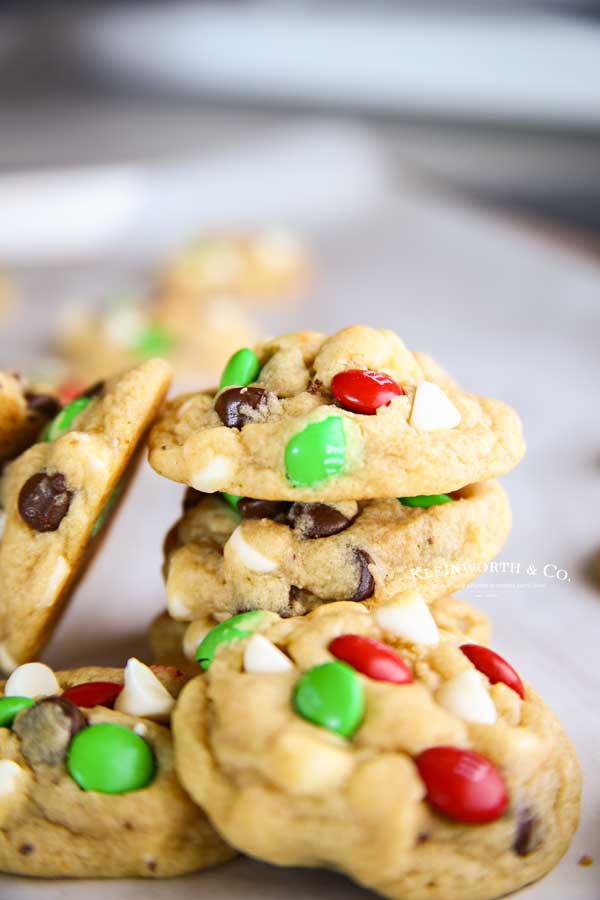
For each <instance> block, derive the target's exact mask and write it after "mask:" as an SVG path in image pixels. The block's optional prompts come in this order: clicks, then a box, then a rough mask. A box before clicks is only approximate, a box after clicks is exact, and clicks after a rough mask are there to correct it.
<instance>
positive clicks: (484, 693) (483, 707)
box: [436, 669, 497, 725]
mask: <svg viewBox="0 0 600 900" xmlns="http://www.w3.org/2000/svg"><path fill="white" fill-rule="evenodd" d="M436 699H437V701H438V703H439V704H440V705H441V706H443V707H444V709H447V710H448V712H450V713H452V714H453V715H455V716H458V717H459V719H462V720H463V721H464V722H477V723H480V724H482V725H493V724H494V722H495V721H496V719H497V715H496V707H495V706H494V701H493V700H492V698H491V697H490V695H489V691H488V690H487V688H486V685H485V683H484V681H483V678H482V677H481V675H480V674H479V672H476V671H475V670H474V669H466V670H465V671H464V672H459V674H458V675H455V676H454V678H451V679H450V680H449V681H447V682H446V683H445V684H443V685H442V686H441V688H440V689H439V691H438V692H437V697H436Z"/></svg>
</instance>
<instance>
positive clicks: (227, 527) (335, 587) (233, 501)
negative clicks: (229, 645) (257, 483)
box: [164, 481, 511, 621]
mask: <svg viewBox="0 0 600 900" xmlns="http://www.w3.org/2000/svg"><path fill="white" fill-rule="evenodd" d="M186 506H187V509H186V511H185V512H184V514H183V516H182V518H181V519H180V521H179V522H178V523H177V524H176V525H175V526H174V528H173V529H172V530H171V531H170V532H169V535H168V537H167V539H166V541H165V565H164V575H165V584H166V593H167V608H168V610H169V613H170V614H171V616H172V617H173V618H175V619H182V620H185V621H190V620H192V619H198V618H201V617H203V616H207V615H216V616H217V617H219V616H221V615H223V614H226V615H232V614H234V613H236V612H239V611H241V610H248V609H270V610H273V611H274V612H278V613H280V614H281V615H303V614H304V613H306V612H308V611H309V610H310V609H313V608H314V607H315V606H318V605H319V604H321V603H326V602H330V601H332V600H364V601H366V602H367V604H368V605H377V604H380V603H385V602H386V601H388V600H389V599H391V598H392V597H393V596H394V595H395V594H397V593H399V592H401V591H404V590H408V589H409V588H412V587H416V586H418V588H419V591H420V592H421V594H422V595H423V596H424V597H425V599H426V600H432V599H434V598H436V597H440V596H443V595H445V594H448V593H451V592H452V591H455V590H459V589H460V588H461V587H464V586H465V585H466V584H468V583H469V582H470V581H472V580H473V579H474V578H476V577H477V576H478V575H479V574H481V572H482V571H483V569H484V567H485V564H486V563H487V562H489V561H490V560H491V559H493V558H494V557H495V556H496V555H497V553H498V552H499V551H500V549H501V547H502V545H503V543H504V541H505V540H506V537H507V535H508V532H509V529H510V522H511V515H510V506H509V502H508V497H507V496H506V493H505V492H504V490H503V489H502V488H501V487H500V485H499V484H498V482H497V481H486V482H483V483H482V484H475V485H470V486H468V487H466V488H463V489H462V490H460V491H458V492H455V493H453V494H452V495H449V494H443V495H436V496H426V497H411V498H403V499H401V500H398V499H396V498H392V499H387V500H367V501H354V500H346V501H343V502H340V503H328V504H326V503H301V502H296V503H289V502H277V501H272V500H252V499H250V498H243V499H239V498H231V497H230V496H228V495H227V496H225V497H224V496H223V495H211V494H199V493H197V492H195V491H193V490H189V491H188V494H187V495H186Z"/></svg>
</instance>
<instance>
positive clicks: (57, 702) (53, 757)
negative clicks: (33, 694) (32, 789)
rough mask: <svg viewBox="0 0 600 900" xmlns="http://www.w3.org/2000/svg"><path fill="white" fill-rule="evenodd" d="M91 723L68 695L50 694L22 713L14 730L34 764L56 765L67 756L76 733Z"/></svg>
mask: <svg viewBox="0 0 600 900" xmlns="http://www.w3.org/2000/svg"><path fill="white" fill-rule="evenodd" d="M87 724H88V721H87V718H86V717H85V716H84V714H83V713H82V712H81V710H80V709H79V707H78V706H75V704H74V703H72V702H71V701H70V700H68V699H67V698H66V697H46V698H45V699H44V700H40V701H39V703H36V704H35V706H31V707H29V709H26V710H24V711H23V712H22V713H20V714H19V715H18V716H17V718H16V719H15V721H14V724H13V731H14V732H15V733H16V734H17V735H18V736H19V737H20V738H21V752H22V754H23V756H25V758H26V759H27V760H28V762H30V763H31V764H32V765H39V764H41V763H45V764H47V765H54V764H56V763H59V762H61V760H63V759H64V758H65V757H66V755H67V750H68V748H69V744H70V743H71V741H72V739H73V738H74V737H75V735H76V734H77V733H78V732H80V731H81V730H82V729H83V728H85V727H86V726H87Z"/></svg>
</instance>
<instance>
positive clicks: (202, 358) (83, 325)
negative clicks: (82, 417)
mask: <svg viewBox="0 0 600 900" xmlns="http://www.w3.org/2000/svg"><path fill="white" fill-rule="evenodd" d="M255 339H256V329H255V327H254V326H253V325H252V324H251V323H250V321H249V320H248V317H247V315H246V313H245V312H244V311H243V310H242V309H241V307H240V306H239V304H237V303H236V302H235V301H234V300H229V299H225V298H213V299H209V300H207V302H206V303H205V304H203V306H202V307H201V308H198V309H196V310H195V311H194V315H193V316H191V317H187V318H182V317H181V316H178V315H173V316H166V315H164V316H163V315H162V314H161V312H160V311H159V310H153V309H152V307H151V306H150V305H149V304H148V303H144V302H143V301H137V300H129V299H127V300H122V301H119V302H117V303H113V304H110V305H108V306H107V307H105V308H104V309H102V310H100V311H98V312H97V313H95V314H94V313H90V312H88V311H87V310H80V311H72V312H71V313H70V314H69V316H68V318H66V319H65V325H64V326H63V327H62V328H61V330H60V331H59V334H58V339H57V351H58V353H59V355H60V356H61V358H62V359H63V360H64V361H65V362H66V363H67V364H68V366H69V369H70V373H71V380H75V381H77V382H79V383H81V384H89V383H92V382H93V381H97V380H99V379H102V378H108V377H111V376H112V375H114V374H115V372H120V371H122V370H123V369H125V368H127V367H129V366H133V365H136V364H137V363H139V362H142V361H143V360H145V359H148V358H149V357H153V356H162V357H164V358H166V359H168V360H169V362H170V363H171V365H172V366H173V369H174V372H175V375H176V377H177V379H178V380H179V381H180V383H182V384H198V383H200V384H202V385H205V384H207V383H210V380H211V379H213V378H214V377H215V374H216V373H218V372H219V370H220V368H221V367H222V366H223V365H224V364H225V362H226V361H227V358H228V356H229V355H230V354H231V353H232V352H233V351H234V350H235V349H236V348H237V347H239V345H240V343H244V342H247V341H253V340H255Z"/></svg>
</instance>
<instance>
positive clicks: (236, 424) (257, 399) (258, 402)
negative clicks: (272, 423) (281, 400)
mask: <svg viewBox="0 0 600 900" xmlns="http://www.w3.org/2000/svg"><path fill="white" fill-rule="evenodd" d="M274 396H275V395H274V394H271V393H270V392H269V391H266V390H264V388H259V387H242V388H239V387H233V388H228V389H227V390H226V391H222V393H220V394H219V396H218V397H217V399H216V401H215V410H216V412H217V414H218V416H219V418H220V419H221V422H222V423H223V425H226V426H227V428H243V426H244V425H246V424H247V423H248V422H257V421H264V418H265V413H266V412H267V410H268V405H269V398H270V397H274Z"/></svg>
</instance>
